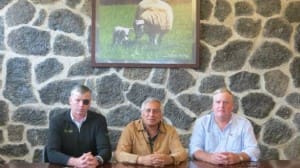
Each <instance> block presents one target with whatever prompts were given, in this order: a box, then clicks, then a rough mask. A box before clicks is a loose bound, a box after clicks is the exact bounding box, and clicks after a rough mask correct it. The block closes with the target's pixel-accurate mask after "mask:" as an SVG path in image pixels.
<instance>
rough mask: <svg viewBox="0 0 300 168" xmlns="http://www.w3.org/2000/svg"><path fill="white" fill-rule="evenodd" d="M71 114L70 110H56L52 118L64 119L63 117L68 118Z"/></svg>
mask: <svg viewBox="0 0 300 168" xmlns="http://www.w3.org/2000/svg"><path fill="white" fill-rule="evenodd" d="M68 115H70V110H63V111H59V112H56V113H55V114H52V115H51V117H50V118H51V119H54V120H56V119H62V118H66V116H68Z"/></svg>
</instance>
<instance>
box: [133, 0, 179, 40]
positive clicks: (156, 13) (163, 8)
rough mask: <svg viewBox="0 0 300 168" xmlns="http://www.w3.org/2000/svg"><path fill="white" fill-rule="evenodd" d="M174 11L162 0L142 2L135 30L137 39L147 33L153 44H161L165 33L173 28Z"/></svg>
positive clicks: (138, 9) (137, 13) (137, 14)
mask: <svg viewBox="0 0 300 168" xmlns="http://www.w3.org/2000/svg"><path fill="white" fill-rule="evenodd" d="M173 19H174V16H173V9H172V7H171V6H170V5H169V4H168V3H166V2H164V1H162V0H142V1H141V2H140V3H139V4H138V7H137V11H136V15H135V20H134V24H133V25H134V26H133V27H134V30H135V33H136V39H137V40H138V39H139V38H141V36H142V35H143V34H144V33H146V34H147V35H148V36H149V41H150V43H151V44H154V45H157V44H159V43H161V41H162V37H163V36H164V34H165V33H167V32H168V31H170V30H171V29H172V26H173Z"/></svg>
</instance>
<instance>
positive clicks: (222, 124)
mask: <svg viewBox="0 0 300 168" xmlns="http://www.w3.org/2000/svg"><path fill="white" fill-rule="evenodd" d="M230 119H231V117H229V118H216V117H215V121H216V123H217V125H218V126H219V128H220V129H221V130H223V129H224V128H225V127H226V126H227V124H228V123H229V121H230Z"/></svg>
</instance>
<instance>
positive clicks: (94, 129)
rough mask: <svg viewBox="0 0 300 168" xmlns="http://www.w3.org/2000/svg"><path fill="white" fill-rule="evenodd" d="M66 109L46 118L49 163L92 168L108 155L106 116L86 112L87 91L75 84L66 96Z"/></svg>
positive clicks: (89, 95) (87, 107)
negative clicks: (68, 107) (47, 124)
mask: <svg viewBox="0 0 300 168" xmlns="http://www.w3.org/2000/svg"><path fill="white" fill-rule="evenodd" d="M69 103H70V110H68V111H66V112H64V113H62V114H58V115H56V116H55V117H53V118H52V119H51V121H50V128H49V136H48V137H49V140H48V146H47V152H48V153H47V154H48V160H49V162H51V163H56V164H61V165H67V166H72V167H80V168H95V167H97V166H98V165H101V164H103V163H104V162H107V161H109V160H110V158H111V154H112V151H111V146H110V141H109V137H108V130H107V123H106V119H105V118H104V117H103V116H102V115H101V114H97V113H95V112H92V111H89V107H90V105H91V90H90V89H89V88H87V87H86V86H83V85H79V86H75V87H74V88H73V89H72V91H71V96H70V98H69Z"/></svg>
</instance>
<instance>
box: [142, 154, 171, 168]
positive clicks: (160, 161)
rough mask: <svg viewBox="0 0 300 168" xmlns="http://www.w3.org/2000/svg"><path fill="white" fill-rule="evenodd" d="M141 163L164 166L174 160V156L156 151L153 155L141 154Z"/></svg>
mask: <svg viewBox="0 0 300 168" xmlns="http://www.w3.org/2000/svg"><path fill="white" fill-rule="evenodd" d="M138 159H139V163H141V164H143V165H147V166H155V167H164V166H165V165H168V164H170V163H171V162H172V158H171V157H170V156H169V155H166V154H159V153H154V154H151V155H146V156H140V157H139V158H138Z"/></svg>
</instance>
